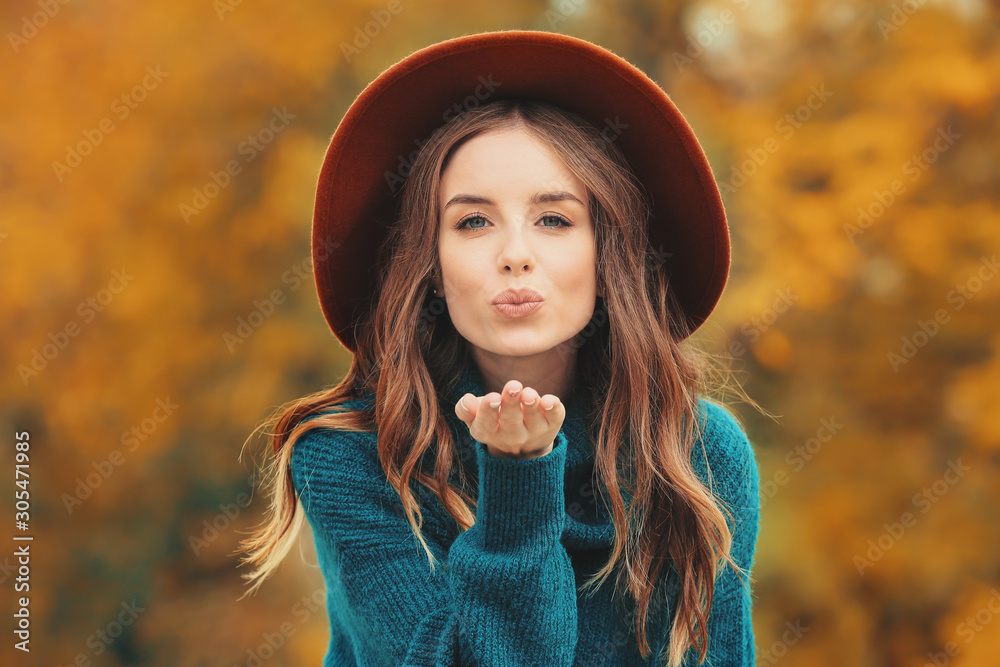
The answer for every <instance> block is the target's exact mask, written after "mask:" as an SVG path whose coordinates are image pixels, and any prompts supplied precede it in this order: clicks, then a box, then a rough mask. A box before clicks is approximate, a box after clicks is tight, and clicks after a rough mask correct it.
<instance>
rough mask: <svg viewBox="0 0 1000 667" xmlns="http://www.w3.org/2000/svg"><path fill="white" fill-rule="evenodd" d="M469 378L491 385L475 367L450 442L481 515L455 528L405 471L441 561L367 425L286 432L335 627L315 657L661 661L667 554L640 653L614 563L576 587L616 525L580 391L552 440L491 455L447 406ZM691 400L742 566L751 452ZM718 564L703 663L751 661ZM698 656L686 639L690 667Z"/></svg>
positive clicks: (333, 660) (754, 491)
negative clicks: (529, 450)
mask: <svg viewBox="0 0 1000 667" xmlns="http://www.w3.org/2000/svg"><path fill="white" fill-rule="evenodd" d="M467 392H468V393H472V394H474V395H476V396H482V395H484V394H485V393H486V392H485V391H484V390H483V387H482V380H481V376H480V374H479V371H478V369H476V368H475V367H474V366H473V367H470V368H468V369H467V370H466V372H465V374H464V375H463V377H462V379H461V382H460V384H459V386H458V387H457V388H456V389H455V391H454V392H452V396H451V397H450V398H449V400H450V401H451V402H450V403H449V404H446V406H445V408H446V410H445V412H446V420H447V421H448V424H449V427H450V429H451V430H452V433H453V435H454V436H455V437H456V447H457V452H458V456H459V458H460V459H462V460H463V461H464V462H465V463H466V464H467V466H468V467H469V470H470V471H471V472H473V473H474V474H473V475H472V476H471V479H473V480H475V479H477V478H478V487H477V490H478V507H477V509H476V523H475V525H474V526H473V527H472V528H470V529H469V530H467V531H465V532H461V531H460V530H459V527H458V525H457V524H456V523H455V522H454V520H452V518H451V516H450V515H449V514H448V513H447V512H446V511H445V510H444V508H443V506H442V505H441V504H440V502H439V501H437V499H436V497H435V496H434V495H433V494H431V493H430V492H429V491H427V490H426V489H424V488H423V487H422V486H420V485H418V484H417V483H416V482H412V485H411V488H412V489H413V490H414V492H415V493H416V494H417V498H418V500H419V502H420V506H421V510H422V512H423V515H424V525H423V528H422V532H423V535H424V538H425V539H426V540H427V542H428V546H429V547H430V548H431V550H432V552H433V553H434V556H435V558H436V559H437V561H438V566H437V568H436V570H435V571H431V569H430V564H429V562H428V559H427V555H426V552H425V551H424V549H423V547H422V546H421V545H420V543H419V542H418V541H417V539H416V537H415V536H414V535H413V534H412V533H411V531H410V527H409V525H408V523H407V522H406V519H405V515H404V513H403V510H402V504H401V502H400V500H399V495H398V494H397V493H396V492H395V490H394V489H393V488H392V487H391V486H390V485H389V483H388V481H387V480H386V477H385V474H384V472H383V470H382V468H381V466H380V464H379V459H378V452H377V446H376V439H375V436H374V434H366V433H352V432H346V431H332V430H331V429H314V430H312V431H309V432H308V433H307V434H306V435H304V436H303V437H302V438H300V439H299V441H298V442H297V443H296V444H295V445H294V447H293V449H292V459H291V473H292V480H293V484H294V487H295V491H296V493H297V495H298V497H299V499H300V500H301V502H302V507H303V509H304V510H305V515H306V517H307V519H308V521H309V524H310V526H311V527H312V531H313V536H314V539H315V543H316V551H317V554H318V559H319V565H320V568H321V570H322V573H323V576H324V578H325V581H326V587H327V608H328V611H329V621H330V635H331V636H330V645H329V649H328V651H327V654H326V658H325V660H324V663H323V664H324V667H330V666H333V665H338V666H339V665H442V666H443V665H483V666H487V665H489V666H494V665H495V666H507V665H510V666H513V667H522V666H525V667H528V666H535V665H538V666H540V667H541V666H544V667H555V666H557V665H567V666H569V665H575V666H580V665H591V666H594V667H596V666H598V665H614V666H618V665H654V664H657V663H656V662H655V659H656V655H657V653H658V652H659V650H660V649H661V648H662V647H663V646H664V645H665V644H666V642H667V633H668V631H669V623H668V620H669V618H670V616H671V615H672V612H673V608H674V604H675V595H674V593H675V592H676V585H677V575H676V570H675V569H674V568H673V567H670V569H669V572H670V576H669V577H668V581H669V584H668V586H669V588H668V589H663V590H669V591H670V592H669V593H664V594H663V595H661V596H660V597H661V598H666V600H667V603H666V605H663V604H660V605H658V606H657V607H655V608H654V607H651V619H652V620H651V621H650V623H649V625H648V626H647V640H648V641H649V643H650V646H651V647H652V649H653V653H652V655H650V656H649V657H648V658H647V659H646V660H645V661H643V660H642V659H641V658H640V656H639V652H638V648H637V645H636V639H635V630H634V627H632V626H631V625H630V623H629V615H628V607H626V606H623V603H622V600H621V598H620V597H617V596H616V597H612V595H611V593H612V591H613V588H614V576H615V575H614V574H612V575H611V577H609V578H608V579H607V580H606V581H605V582H604V584H603V585H602V586H601V587H600V588H599V589H597V592H596V594H594V595H592V596H587V595H586V594H582V593H578V592H577V590H576V587H577V586H578V585H580V584H582V583H583V582H584V581H585V579H586V578H587V577H588V576H589V575H590V574H593V573H594V572H596V571H597V570H598V569H599V568H600V567H601V566H602V565H604V564H605V563H606V562H607V560H608V557H609V555H610V546H611V544H612V542H613V538H614V524H613V523H612V522H611V519H610V515H609V512H608V511H607V508H606V507H605V505H604V503H603V502H601V503H599V502H598V501H597V498H598V497H599V494H595V491H594V488H593V487H592V485H591V480H592V475H593V473H594V444H593V440H592V439H591V438H590V436H589V435H588V433H587V429H586V423H585V422H586V420H585V417H584V406H583V403H582V401H570V402H568V403H566V419H565V420H564V422H563V426H562V428H561V429H560V431H559V434H558V436H557V437H556V441H555V445H554V447H553V449H552V451H551V452H550V453H549V454H547V455H545V456H543V457H540V458H536V459H501V458H495V457H493V456H491V455H490V454H489V453H488V452H487V451H486V446H485V445H484V444H483V443H481V442H479V441H476V440H473V439H472V437H471V436H470V434H469V430H468V427H467V426H466V425H465V424H464V423H462V422H461V421H460V420H459V419H458V418H457V417H456V416H455V415H454V412H452V411H451V407H452V406H453V405H454V404H456V403H457V402H458V399H459V398H460V397H461V396H462V395H464V394H465V393H467ZM349 405H350V407H353V408H360V407H364V406H365V405H366V403H365V402H363V401H362V400H360V399H359V400H358V401H352V402H351V403H350V404H349ZM699 405H700V406H701V408H702V414H701V417H700V418H702V419H707V427H706V428H705V430H704V433H703V436H702V437H703V440H704V444H705V451H706V452H707V456H708V460H709V465H710V467H711V470H712V477H713V482H714V488H715V492H716V494H717V495H719V496H720V497H721V498H722V499H724V500H725V502H726V503H727V505H728V507H729V508H730V511H731V512H732V513H733V515H734V516H735V517H736V520H737V525H736V528H735V534H734V538H733V548H732V557H733V559H734V560H735V561H736V562H737V564H739V566H740V567H741V569H742V570H743V572H744V573H749V572H750V570H751V567H752V564H753V557H754V551H755V545H756V541H757V531H758V520H759V508H760V502H759V496H758V484H759V477H758V472H757V465H756V461H755V457H754V452H753V449H752V447H751V445H750V443H749V441H748V440H747V437H746V435H745V434H744V433H743V431H742V430H741V429H740V427H739V425H738V424H737V423H736V421H735V420H734V418H733V417H732V416H731V415H730V414H729V413H728V412H726V411H725V410H724V409H722V408H721V407H719V406H718V405H716V404H715V403H711V402H708V401H705V400H702V401H701V402H700V404H699ZM702 423H705V422H702ZM704 459H705V457H704V455H703V454H702V448H701V446H700V445H698V444H696V446H695V447H694V450H693V453H692V457H691V462H692V465H693V466H694V469H695V470H696V471H697V473H698V474H699V476H700V477H701V479H702V480H703V481H706V483H707V476H706V468H705V460H704ZM593 479H594V480H596V478H593ZM723 514H724V515H725V513H723ZM727 521H728V522H729V526H730V529H733V523H732V521H730V520H729V519H728V517H727ZM721 572H722V573H721V574H720V576H719V578H718V579H717V580H716V585H715V593H714V595H715V597H714V599H713V604H712V608H711V610H710V614H709V617H708V634H709V645H708V653H707V655H706V663H705V664H706V665H713V666H714V667H727V666H740V667H744V666H745V667H751V666H752V665H753V664H754V662H755V654H754V639H753V626H752V623H751V596H750V594H748V593H747V592H746V590H745V589H744V588H743V587H742V586H741V583H740V581H739V580H738V579H737V578H736V575H735V573H734V572H733V570H732V567H731V566H729V565H728V563H726V564H725V565H724V569H722V571H721ZM696 657H697V654H696V652H695V651H694V650H693V649H690V650H689V651H688V653H687V655H686V660H685V663H684V665H685V667H688V666H693V665H695V664H696Z"/></svg>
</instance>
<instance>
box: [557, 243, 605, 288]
mask: <svg viewBox="0 0 1000 667" xmlns="http://www.w3.org/2000/svg"><path fill="white" fill-rule="evenodd" d="M550 266H551V267H552V271H553V274H552V278H553V280H554V281H556V282H557V283H558V284H559V285H563V286H566V285H568V286H570V287H573V288H575V289H577V290H579V289H586V288H587V287H589V286H592V285H595V284H596V283H597V254H596V250H595V248H594V244H593V242H591V241H586V242H581V243H580V244H579V245H577V246H575V247H573V248H563V249H560V251H559V252H555V253H552V257H551V260H550Z"/></svg>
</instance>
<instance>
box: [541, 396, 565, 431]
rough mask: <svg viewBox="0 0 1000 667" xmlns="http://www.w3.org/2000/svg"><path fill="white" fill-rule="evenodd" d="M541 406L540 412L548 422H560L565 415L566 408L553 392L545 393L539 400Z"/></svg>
mask: <svg viewBox="0 0 1000 667" xmlns="http://www.w3.org/2000/svg"><path fill="white" fill-rule="evenodd" d="M539 403H540V404H541V406H542V410H541V414H542V416H543V417H544V418H545V419H546V421H547V422H548V423H549V424H555V423H562V421H563V419H564V418H565V417H566V408H565V407H563V404H562V401H560V400H559V397H558V396H556V395H554V394H545V395H544V396H542V398H541V399H540V400H539Z"/></svg>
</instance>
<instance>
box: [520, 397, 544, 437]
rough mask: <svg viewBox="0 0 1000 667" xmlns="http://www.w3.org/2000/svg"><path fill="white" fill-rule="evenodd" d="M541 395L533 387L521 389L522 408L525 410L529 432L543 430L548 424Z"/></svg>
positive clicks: (525, 421) (525, 419)
mask: <svg viewBox="0 0 1000 667" xmlns="http://www.w3.org/2000/svg"><path fill="white" fill-rule="evenodd" d="M539 399H541V396H539V394H538V392H537V391H535V390H534V389H532V388H531V387H525V388H524V389H522V390H521V410H522V411H523V412H524V426H525V428H527V429H528V431H529V432H535V431H541V430H543V429H545V428H546V427H547V426H548V420H547V419H546V418H545V415H544V414H543V410H542V402H541V400H539Z"/></svg>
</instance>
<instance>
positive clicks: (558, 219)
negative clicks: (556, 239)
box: [542, 214, 573, 229]
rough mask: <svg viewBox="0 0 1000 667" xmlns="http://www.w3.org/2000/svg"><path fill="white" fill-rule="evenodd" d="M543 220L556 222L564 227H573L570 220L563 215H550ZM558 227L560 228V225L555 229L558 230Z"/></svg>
mask: <svg viewBox="0 0 1000 667" xmlns="http://www.w3.org/2000/svg"><path fill="white" fill-rule="evenodd" d="M542 220H543V221H545V220H555V221H556V222H559V223H562V224H563V225H566V226H567V227H572V226H573V225H572V224H571V223H570V222H569V220H567V219H566V218H564V217H562V216H561V215H555V214H549V215H546V216H545V217H543V218H542ZM543 226H548V225H543ZM558 227H559V225H556V227H555V228H556V229H558Z"/></svg>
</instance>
